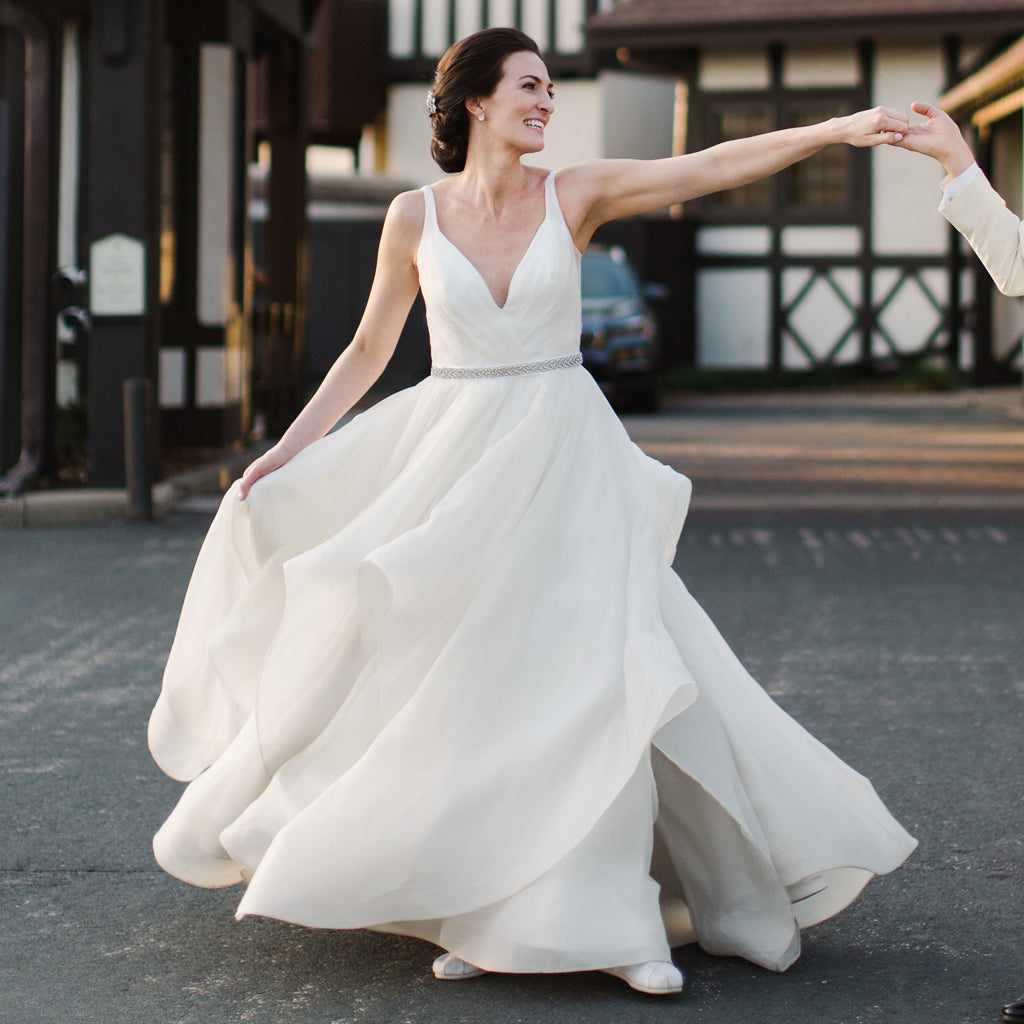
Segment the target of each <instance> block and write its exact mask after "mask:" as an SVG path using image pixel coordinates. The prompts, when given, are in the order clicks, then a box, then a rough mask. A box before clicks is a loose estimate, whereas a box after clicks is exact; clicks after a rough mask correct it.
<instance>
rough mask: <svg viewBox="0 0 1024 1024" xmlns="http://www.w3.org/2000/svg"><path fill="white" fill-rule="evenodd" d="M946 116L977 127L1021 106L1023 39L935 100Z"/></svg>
mask: <svg viewBox="0 0 1024 1024" xmlns="http://www.w3.org/2000/svg"><path fill="white" fill-rule="evenodd" d="M939 106H940V107H942V109H943V110H945V111H946V112H947V113H949V114H950V116H952V117H955V118H957V119H958V120H966V119H967V118H968V117H970V119H971V122H972V123H973V124H975V125H976V126H978V127H979V128H983V127H986V126H987V125H990V124H992V122H993V121H998V120H1000V119H1001V118H1004V117H1007V116H1008V115H1009V114H1012V113H1014V111H1017V110H1020V108H1021V107H1022V106H1024V36H1022V37H1021V38H1020V39H1018V40H1017V42H1016V43H1014V44H1013V46H1011V47H1010V48H1009V49H1008V50H1005V51H1004V52H1003V53H1001V54H1000V55H999V56H998V57H996V58H995V60H992V61H990V62H989V63H988V64H986V65H985V66H984V67H983V68H981V69H980V70H979V71H976V72H975V73H974V74H973V75H971V76H970V77H968V78H965V79H964V80H963V81H962V82H960V83H959V84H958V85H956V86H955V87H954V88H952V89H950V90H949V92H947V93H946V94H945V95H943V96H941V97H940V98H939Z"/></svg>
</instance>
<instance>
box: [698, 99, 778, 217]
mask: <svg viewBox="0 0 1024 1024" xmlns="http://www.w3.org/2000/svg"><path fill="white" fill-rule="evenodd" d="M774 127H775V123H774V117H773V115H772V109H771V107H769V106H768V105H767V104H742V105H740V104H724V103H722V104H716V105H715V106H714V107H713V108H712V109H711V117H710V123H709V133H708V134H709V137H708V140H707V144H708V145H709V146H717V145H718V143H720V142H729V141H731V140H732V139H745V138H746V137H747V136H748V135H761V134H763V133H764V132H770V131H771V130H772V129H773V128H774ZM706 202H707V203H708V205H709V206H712V207H713V208H714V209H717V210H749V211H751V212H753V211H755V210H761V211H764V210H768V209H770V208H771V205H772V183H771V181H769V180H768V179H764V180H762V181H755V182H752V183H751V184H750V185H744V186H743V187H742V188H734V189H730V190H729V191H726V192H716V193H714V195H711V196H708V197H707V200H706Z"/></svg>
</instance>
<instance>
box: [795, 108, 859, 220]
mask: <svg viewBox="0 0 1024 1024" xmlns="http://www.w3.org/2000/svg"><path fill="white" fill-rule="evenodd" d="M845 112H846V111H845V108H844V107H843V106H841V105H839V104H835V103H832V104H822V103H818V104H815V103H809V104H808V103H801V104H792V105H791V106H789V107H788V109H787V110H786V124H787V126H789V127H793V128H799V127H801V126H803V125H807V124H817V123H818V122H820V121H827V120H828V119H829V118H830V117H835V116H836V115H837V114H842V113H845ZM852 155H853V151H852V150H851V149H850V147H849V146H827V147H826V148H825V149H823V150H821V152H819V153H815V154H814V156H812V157H808V158H807V159H806V160H803V161H801V162H800V163H798V164H795V165H794V166H793V167H791V168H789V170H787V171H786V172H785V176H784V178H783V182H784V184H783V205H784V206H785V207H786V208H787V209H796V210H807V211H812V210H813V211H826V210H843V209H845V208H846V207H847V206H848V205H849V203H850V197H851V192H852V185H851V170H852V165H851V157H852Z"/></svg>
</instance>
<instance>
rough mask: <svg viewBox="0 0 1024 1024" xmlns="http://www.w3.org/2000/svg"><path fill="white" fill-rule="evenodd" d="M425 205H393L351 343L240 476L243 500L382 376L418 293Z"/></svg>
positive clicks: (407, 200) (406, 196)
mask: <svg viewBox="0 0 1024 1024" xmlns="http://www.w3.org/2000/svg"><path fill="white" fill-rule="evenodd" d="M423 202H424V201H423V196H422V194H421V193H418V192H404V193H402V195H400V196H397V197H396V198H395V200H394V201H393V202H392V204H391V207H390V208H389V210H388V214H387V217H386V218H385V220H384V230H383V231H382V233H381V239H380V248H379V250H378V252H377V269H376V272H375V274H374V278H373V286H372V287H371V289H370V296H369V298H368V299H367V301H366V308H365V310H364V311H363V316H362V319H361V320H360V322H359V326H358V327H357V328H356V332H355V334H354V335H353V336H352V341H351V342H350V343H349V345H348V347H347V348H346V349H345V350H344V351H343V352H342V353H341V355H340V356H338V358H337V359H336V360H335V362H334V365H333V366H332V367H331V368H330V370H328V372H327V375H326V376H325V377H324V380H323V383H322V384H321V385H320V387H319V388H318V389H317V391H316V394H315V395H313V397H312V398H311V399H310V400H309V402H308V403H307V404H306V406H305V408H304V409H303V410H302V412H300V413H299V415H298V416H296V418H295V420H294V422H293V423H292V425H291V426H290V427H289V428H288V429H287V430H286V431H285V432H284V434H283V435H282V437H281V439H280V440H279V441H278V442H277V444H275V445H274V446H273V448H271V449H270V450H269V451H267V452H266V453H265V454H264V455H261V456H260V457H259V458H258V459H257V460H256V461H255V462H253V463H252V464H251V465H250V466H249V467H248V468H247V469H246V471H245V473H243V474H242V483H241V489H240V491H239V494H238V496H239V497H240V498H241V499H243V500H244V499H245V498H246V497H247V496H248V494H249V490H250V488H251V487H252V485H253V484H254V483H255V482H256V481H257V480H259V479H260V477H263V476H266V475H267V474H268V473H271V472H273V471H274V470H275V469H278V468H280V467H281V466H283V465H284V464H285V463H286V462H288V461H289V460H290V459H292V458H293V457H294V456H295V455H297V454H298V453H299V452H300V451H302V449H303V448H305V447H306V445H308V444H311V443H312V442H313V441H316V440H317V439H319V438H321V437H323V436H324V434H326V433H327V432H328V431H329V430H330V429H331V427H333V426H334V425H335V423H337V422H338V420H340V419H341V417H342V416H344V415H345V413H346V412H348V411H349V409H351V408H352V406H353V405H355V403H356V402H358V401H359V399H360V398H362V397H363V395H365V394H366V392H367V391H368V390H369V389H370V387H371V385H372V384H373V383H374V381H376V380H377V378H378V377H379V376H380V375H381V374H382V373H383V372H384V367H385V366H387V363H388V360H389V359H390V358H391V356H392V353H393V352H394V351H395V345H397V344H398V336H399V334H401V331H402V327H403V325H404V324H405V319H406V317H407V316H408V315H409V309H410V308H411V307H412V303H413V300H414V299H415V298H416V292H417V290H418V289H419V276H418V273H417V270H416V264H415V258H416V248H417V246H418V245H419V239H420V234H421V232H422V229H423Z"/></svg>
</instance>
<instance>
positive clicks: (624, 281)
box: [581, 253, 636, 300]
mask: <svg viewBox="0 0 1024 1024" xmlns="http://www.w3.org/2000/svg"><path fill="white" fill-rule="evenodd" d="M581 269H582V286H583V298H584V299H605V300H614V299H630V298H632V297H633V296H634V295H636V285H635V284H634V282H633V276H632V275H631V274H630V272H629V267H628V266H627V265H626V264H625V263H624V262H622V261H620V260H616V259H614V257H613V256H612V255H611V254H610V253H600V254H594V255H593V256H585V257H584V258H583V263H582V268H581Z"/></svg>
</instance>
